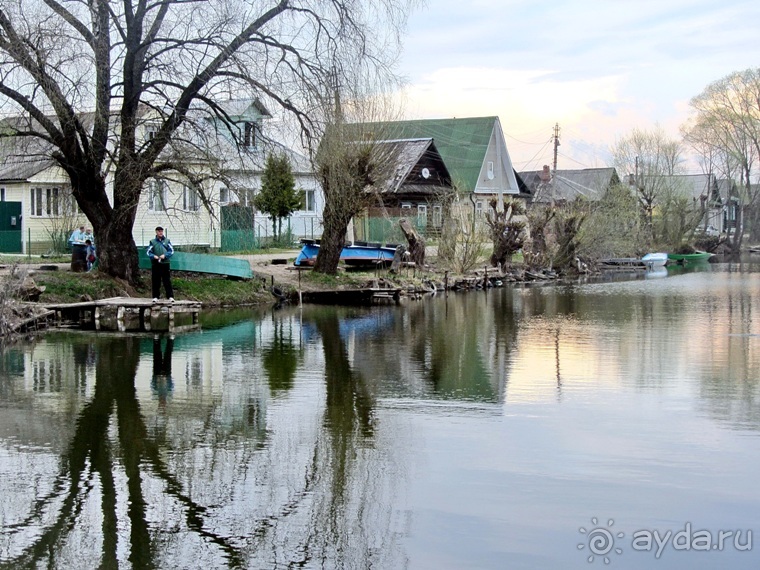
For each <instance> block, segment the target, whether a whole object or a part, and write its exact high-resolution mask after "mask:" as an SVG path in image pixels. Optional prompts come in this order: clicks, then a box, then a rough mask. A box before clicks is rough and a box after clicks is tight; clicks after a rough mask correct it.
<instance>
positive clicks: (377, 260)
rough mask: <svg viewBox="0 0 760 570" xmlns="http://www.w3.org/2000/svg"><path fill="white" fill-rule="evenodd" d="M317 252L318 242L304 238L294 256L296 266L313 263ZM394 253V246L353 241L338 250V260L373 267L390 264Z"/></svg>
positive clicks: (347, 263)
mask: <svg viewBox="0 0 760 570" xmlns="http://www.w3.org/2000/svg"><path fill="white" fill-rule="evenodd" d="M318 253H319V243H318V242H316V241H314V240H304V241H303V247H302V248H301V252H300V253H299V254H298V257H296V260H295V262H294V265H295V266H296V267H310V266H313V265H314V262H315V261H316V260H317V254H318ZM395 254H396V247H395V246H390V245H386V246H384V247H383V246H381V245H380V244H379V243H378V244H375V243H364V242H354V243H353V244H351V245H347V246H345V247H344V248H343V250H342V251H341V252H340V260H341V261H342V262H343V263H345V264H346V265H351V266H354V267H375V266H377V265H390V263H391V262H392V261H393V256H394V255H395Z"/></svg>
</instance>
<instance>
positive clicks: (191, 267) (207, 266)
mask: <svg viewBox="0 0 760 570" xmlns="http://www.w3.org/2000/svg"><path fill="white" fill-rule="evenodd" d="M137 250H138V260H139V263H140V269H150V259H149V258H148V256H147V255H145V250H146V248H145V247H138V248H137ZM171 268H172V271H192V272H195V273H211V274H213V275H226V276H227V277H236V278H240V279H252V278H253V271H251V264H250V263H248V261H246V260H245V259H235V258H233V257H224V256H221V255H211V254H208V253H189V252H184V251H175V252H174V255H172V257H171Z"/></svg>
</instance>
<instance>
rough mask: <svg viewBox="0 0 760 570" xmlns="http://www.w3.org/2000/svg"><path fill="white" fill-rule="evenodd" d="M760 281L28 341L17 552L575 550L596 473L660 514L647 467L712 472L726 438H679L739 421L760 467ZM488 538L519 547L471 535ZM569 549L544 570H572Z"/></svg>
mask: <svg viewBox="0 0 760 570" xmlns="http://www.w3.org/2000/svg"><path fill="white" fill-rule="evenodd" d="M757 277H758V274H753V273H747V272H744V271H734V270H733V268H729V270H728V271H721V272H713V273H711V274H708V275H707V276H706V275H705V274H702V273H699V272H693V271H691V272H690V271H682V272H679V273H678V274H677V275H675V276H672V277H668V278H664V279H657V280H653V281H652V280H647V279H640V280H636V281H628V282H619V283H604V284H593V283H587V284H580V285H574V286H567V287H564V286H563V287H552V288H538V287H536V288H514V289H504V290H500V291H489V292H483V293H482V294H481V293H471V294H466V295H460V296H458V295H449V296H448V297H437V298H428V299H425V300H423V301H421V302H416V303H411V304H409V305H407V306H402V307H387V308H374V309H361V308H343V309H340V308H338V309H336V308H329V307H307V308H304V309H303V310H298V309H293V308H291V309H283V310H279V311H276V312H264V313H262V312H251V311H237V312H234V313H226V314H214V315H206V316H204V319H205V321H204V323H203V330H202V331H200V332H197V333H190V334H185V335H180V336H177V337H176V338H175V337H172V336H158V337H153V336H109V335H93V334H79V333H71V334H51V335H49V336H47V337H45V338H44V339H41V340H39V341H37V342H36V343H34V344H30V345H28V346H18V347H14V348H13V349H11V350H8V351H6V352H5V353H3V355H2V371H0V397H1V399H0V407H2V413H1V414H0V496H2V498H3V503H4V504H3V506H2V518H0V520H2V526H3V528H2V530H3V532H2V538H0V564H2V566H3V567H8V568H11V567H19V566H26V567H35V566H42V565H45V566H48V567H51V568H64V567H76V566H79V565H80V564H79V562H81V560H85V559H86V560H97V561H98V562H97V563H95V562H94V563H93V565H100V566H103V567H118V566H132V567H137V568H152V567H187V566H193V567H202V566H208V567H220V566H228V567H234V568H278V567H291V566H300V567H306V568H312V567H351V568H352V567H357V568H365V567H369V566H373V567H378V568H402V567H414V568H420V567H430V566H431V565H435V564H433V563H432V562H431V561H438V562H439V564H438V566H440V565H441V564H440V563H442V564H443V565H445V562H446V560H443V561H441V559H440V556H441V555H440V552H444V551H445V552H447V555H448V556H450V557H451V560H460V561H466V560H473V561H474V560H490V561H495V560H499V561H500V562H501V563H507V562H509V561H512V562H515V561H516V560H519V559H520V557H519V556H517V554H518V553H519V552H520V548H522V547H520V546H517V544H518V543H520V541H521V540H528V543H527V544H529V545H533V546H536V542H535V541H536V540H537V539H536V537H535V535H529V536H527V537H526V536H523V535H522V534H521V532H525V531H521V527H520V525H521V524H525V525H526V528H529V529H542V528H545V529H547V531H548V532H550V534H551V535H552V536H556V534H557V533H558V532H560V531H559V530H558V529H557V528H556V525H557V524H558V522H560V521H561V522H562V523H563V524H564V523H565V522H566V521H567V520H571V523H568V525H567V529H564V527H563V529H562V530H561V532H565V531H566V532H567V535H562V536H563V537H565V538H573V539H575V537H574V536H572V537H570V535H571V534H572V533H574V532H576V531H577V526H578V524H581V523H582V522H583V521H584V520H585V519H586V518H587V517H588V516H592V515H594V514H596V513H594V512H591V513H589V512H587V510H584V509H587V508H588V504H595V503H593V500H592V499H589V498H588V495H586V493H587V492H588V488H589V487H594V488H595V490H594V493H595V494H594V495H592V498H598V499H599V501H600V504H601V503H603V502H604V501H605V500H606V501H613V502H615V504H617V505H618V508H619V509H624V508H626V509H629V511H635V509H636V508H637V507H636V504H635V501H631V502H629V503H624V502H623V503H622V505H623V506H621V503H620V501H624V498H622V499H621V497H625V496H628V495H626V494H622V495H621V493H618V492H617V491H616V489H617V487H616V486H617V485H621V486H625V485H631V486H632V487H631V488H634V487H633V486H639V485H643V487H642V488H641V489H639V488H638V487H635V488H636V489H639V490H638V491H637V493H633V494H631V495H630V496H634V495H636V496H639V495H641V496H644V497H650V499H651V501H652V502H653V503H657V502H662V501H663V498H662V495H660V494H658V492H657V489H658V485H657V484H656V483H650V484H649V485H650V486H646V485H647V481H655V482H656V481H658V480H659V479H660V478H661V477H667V476H668V469H673V465H677V467H678V469H679V477H680V476H683V475H684V474H686V475H688V474H689V469H695V472H694V473H692V474H691V477H692V479H690V480H691V481H698V480H699V473H698V472H697V471H696V470H697V469H700V468H701V469H703V470H704V468H703V467H702V465H703V464H709V463H710V462H712V461H713V456H714V455H715V454H716V450H715V449H714V446H712V445H710V442H709V441H708V440H706V441H704V442H701V441H699V440H695V439H694V438H691V439H689V446H690V447H689V449H690V451H689V454H688V455H684V454H682V453H680V454H679V451H678V450H679V449H680V447H678V446H680V445H682V444H683V442H682V441H680V440H678V439H677V438H676V437H677V435H678V434H682V433H688V434H691V433H692V432H693V431H694V430H697V431H699V432H701V431H705V432H709V433H713V434H714V432H715V430H716V429H721V430H724V431H723V435H722V436H721V437H722V438H729V439H730V444H731V445H728V446H726V448H725V449H727V450H731V449H736V450H737V451H736V455H731V454H730V453H731V452H730V451H726V450H724V449H721V453H724V454H727V455H726V457H725V458H724V460H726V461H731V460H734V461H735V462H737V463H738V461H737V460H741V462H747V465H750V464H752V461H755V462H756V463H760V461H756V460H751V459H749V458H750V457H753V456H752V451H751V450H748V449H747V448H746V447H745V446H743V445H742V444H741V440H738V439H733V432H737V433H742V434H746V433H752V432H756V431H757V430H758V428H760V413H759V412H758V409H759V407H758V404H759V403H760V392H759V391H758V388H759V387H758V378H760V359H758V354H757V350H758V342H759V339H760V336H758V335H760V330H757V328H756V326H757V325H756V324H755V323H756V322H757V318H756V317H755V315H754V313H755V307H756V306H757V303H758V299H760V280H759V279H758V278H757ZM653 395H654V396H655V397H656V399H655V400H652V398H651V397H652V396H653ZM653 402H655V403H654V404H653ZM673 410H676V412H677V413H674V412H673ZM642 417H643V418H646V421H645V422H643V423H642ZM679 418H682V419H679ZM679 421H680V422H682V423H678V422H679ZM591 423H593V426H592V425H591ZM655 426H657V427H663V426H664V427H669V428H670V429H664V427H663V429H658V430H656V429H655ZM716 426H717V427H716ZM641 432H645V435H646V437H644V436H642V435H641ZM673 434H676V435H673ZM712 437H714V438H715V437H717V436H715V435H713V436H712ZM700 445H702V446H704V447H699V446H700ZM671 452H672V453H671ZM658 457H659V458H660V459H659V463H658V459H657V458H658ZM642 458H646V460H644V459H642ZM665 458H667V459H665ZM458 464H459V465H458ZM695 465H696V467H695ZM613 467H614V468H615V469H614V471H615V483H614V484H612V483H610V475H609V474H608V473H607V470H610V469H612V468H613ZM578 473H580V474H581V475H580V476H579V475H578ZM481 477H482V478H483V479H480V478H481ZM732 477H737V473H735V472H734V473H733V474H732ZM747 477H749V475H747ZM629 479H630V481H629ZM732 480H734V479H732ZM743 480H744V477H742V476H741V474H739V475H738V479H736V481H737V483H736V484H737V485H741V484H742V483H741V481H743ZM547 481H548V482H547ZM578 481H581V483H577V482H578ZM692 484H693V485H697V483H692ZM711 484H712V482H711ZM477 490H480V491H479V492H482V493H484V494H483V495H478V494H477V493H476V494H475V495H472V493H475V492H476V491H477ZM629 490H630V489H629ZM697 491H699V492H704V491H705V489H703V488H697ZM573 493H576V494H577V495H574V494H573ZM438 495H440V498H438V497H437V496H438ZM527 496H530V497H533V499H532V502H530V501H527V499H525V498H523V497H527ZM746 499H747V501H749V503H748V504H760V500H758V498H757V497H755V496H753V495H749V496H748V497H746ZM678 500H679V499H678V498H674V499H673V501H674V502H673V503H672V504H671V505H670V508H672V509H677V508H678V504H679V503H678ZM681 500H683V498H681ZM589 501H591V503H589ZM689 504H692V503H689ZM581 507H582V508H581ZM626 512H628V511H626ZM612 514H615V513H612ZM576 515H577V518H575V517H576ZM581 515H582V516H583V518H582V519H581ZM744 522H746V521H744ZM740 523H742V521H738V522H736V521H732V524H734V525H735V526H741V525H740ZM640 524H641V525H642V526H643V525H644V523H643V522H642V523H640ZM447 525H451V528H456V529H457V531H456V532H453V531H452V532H441V529H442V528H443V529H445V528H449V526H447ZM497 531H498V532H497ZM489 532H496V534H498V535H499V536H501V537H502V540H499V541H486V542H487V544H484V543H483V542H478V540H476V538H475V537H478V536H481V535H483V536H486V535H488V533H489ZM531 532H537V531H531ZM552 533H554V534H552ZM468 537H469V538H468ZM504 537H513V538H509V539H507V538H504ZM531 540H532V541H534V542H531ZM548 543H549V541H546V542H545V543H544V542H542V543H541V544H548ZM560 543H561V541H559V542H558V541H556V540H555V541H553V542H551V544H560ZM473 544H479V545H480V546H479V547H478V548H477V549H476V548H475V547H474V546H473ZM571 546H573V547H574V545H571ZM552 548H559V547H547V548H546V549H541V551H542V554H541V556H545V557H548V559H550V562H549V563H547V565H546V566H544V567H571V566H572V565H571V564H567V563H566V560H565V558H564V556H565V555H564V554H562V553H561V552H559V551H557V552H554V551H553V550H552ZM544 550H545V551H546V552H544ZM573 553H574V552H573V551H572V550H571V551H570V552H568V553H566V554H567V555H568V556H571V555H572V554H573ZM531 560H532V562H531V564H532V565H533V566H532V567H541V564H538V563H537V562H536V559H531ZM579 560H580V559H579ZM581 561H582V560H581ZM449 562H450V560H449ZM452 564H453V563H452ZM476 565H477V564H476ZM480 565H481V566H482V567H492V565H491V564H489V563H482V564H480ZM507 565H508V564H507ZM516 565H517V566H519V564H516ZM528 566H530V564H529V565H528Z"/></svg>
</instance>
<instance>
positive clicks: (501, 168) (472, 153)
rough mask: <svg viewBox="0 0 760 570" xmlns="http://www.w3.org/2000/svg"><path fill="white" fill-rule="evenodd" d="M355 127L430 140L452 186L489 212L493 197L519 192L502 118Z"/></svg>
mask: <svg viewBox="0 0 760 570" xmlns="http://www.w3.org/2000/svg"><path fill="white" fill-rule="evenodd" d="M354 128H356V132H357V133H361V136H362V137H363V138H365V139H370V140H378V141H380V140H400V139H407V140H408V139H432V140H433V142H434V144H435V147H436V149H437V150H438V152H439V153H440V156H441V158H442V159H443V162H444V164H445V165H446V168H447V169H448V171H449V173H450V175H451V182H452V185H453V186H454V188H455V189H456V190H457V192H458V194H459V195H460V196H463V197H464V198H463V201H464V203H465V205H467V206H468V207H472V205H473V204H474V207H475V209H476V211H479V212H483V211H485V209H486V208H487V204H488V201H489V200H491V199H496V200H497V201H500V200H503V198H504V197H505V196H508V195H517V194H518V193H519V192H520V186H519V184H518V180H517V177H516V174H515V170H514V168H513V167H512V160H511V159H510V157H509V152H508V150H507V145H506V143H505V141H504V133H503V132H502V130H501V123H500V121H499V118H498V117H467V118H454V119H419V120H410V121H389V122H375V123H359V124H356V125H354Z"/></svg>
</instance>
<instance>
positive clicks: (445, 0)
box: [401, 0, 760, 166]
mask: <svg viewBox="0 0 760 570" xmlns="http://www.w3.org/2000/svg"><path fill="white" fill-rule="evenodd" d="M758 20H760V3H757V2H755V1H754V0H753V1H752V2H749V1H744V0H739V1H736V0H723V1H722V2H720V3H715V2H714V1H712V0H711V1H706V0H668V1H667V2H663V1H662V0H617V1H616V2H600V1H598V0H574V1H557V0H507V1H498V2H497V1H496V0H493V1H491V0H474V1H471V2H466V3H465V2H461V0H457V1H456V2H454V1H452V0H436V1H435V2H431V3H430V4H429V9H428V10H425V11H423V12H418V13H416V14H415V15H414V16H413V18H412V20H411V21H410V24H409V35H408V37H407V39H406V48H405V54H404V57H403V60H402V67H401V71H402V73H403V74H404V75H405V76H407V77H408V78H409V86H408V88H407V90H406V93H405V100H406V102H407V105H406V113H405V114H406V116H407V118H427V117H454V116H459V117H464V116H483V115H498V116H499V117H500V118H501V121H502V127H503V128H504V131H505V133H506V134H507V136H508V137H509V136H511V137H514V139H515V140H512V141H510V140H508V145H509V149H510V154H511V155H512V158H513V160H515V162H517V161H518V160H522V161H523V162H525V163H528V162H531V161H539V162H540V161H542V160H546V157H548V158H550V155H551V150H552V149H551V148H549V149H548V150H543V151H542V152H544V153H547V154H546V155H542V154H540V153H539V152H538V151H539V150H541V149H543V147H544V146H545V144H546V140H547V139H548V138H549V135H550V133H551V128H552V127H553V125H554V124H555V122H558V123H560V126H561V127H562V128H563V129H564V130H565V132H567V133H571V132H572V133H573V138H570V137H568V139H567V140H566V141H564V142H563V145H562V151H563V153H565V154H567V155H568V157H570V153H572V152H574V151H573V148H572V147H571V144H570V143H571V142H572V143H573V144H575V145H576V148H577V149H578V153H579V155H578V156H575V155H572V158H573V159H574V160H582V157H581V156H580V153H581V150H582V149H586V150H584V151H583V152H588V153H589V156H590V158H589V160H599V157H600V156H602V155H603V154H605V153H604V152H602V149H603V148H606V147H608V146H610V145H611V144H613V143H614V141H615V138H616V137H619V136H622V135H623V134H625V133H627V132H628V131H630V130H631V129H632V128H634V127H638V128H649V127H653V126H654V125H655V124H660V125H662V126H663V128H665V129H666V131H667V132H668V133H672V134H674V135H677V134H678V127H679V125H680V124H681V123H682V122H683V121H685V120H686V118H687V116H688V113H689V107H688V102H689V100H690V99H691V98H692V97H693V96H695V95H697V94H699V93H700V92H701V91H702V90H703V89H704V88H705V87H706V86H707V85H708V84H709V83H710V82H712V81H715V80H717V79H720V78H721V77H723V76H725V75H727V74H728V73H731V72H732V71H736V70H740V69H745V68H747V67H752V66H757V65H758V64H760V57H759V56H760V50H759V49H758V45H759V44H758V43H757V40H756V33H757V32H756V22H757V21H758ZM531 137H532V138H531ZM516 139H520V140H523V141H525V142H524V145H523V143H518V142H517V141H516ZM528 139H530V140H528ZM521 145H522V146H521ZM523 146H524V148H523ZM595 166H598V164H596V165H595Z"/></svg>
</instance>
